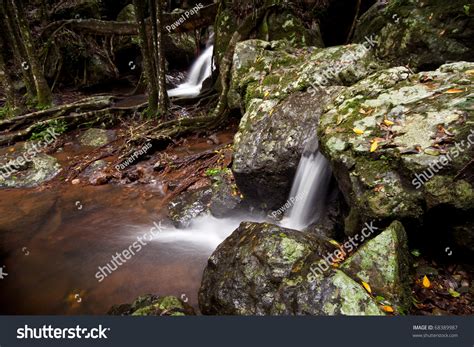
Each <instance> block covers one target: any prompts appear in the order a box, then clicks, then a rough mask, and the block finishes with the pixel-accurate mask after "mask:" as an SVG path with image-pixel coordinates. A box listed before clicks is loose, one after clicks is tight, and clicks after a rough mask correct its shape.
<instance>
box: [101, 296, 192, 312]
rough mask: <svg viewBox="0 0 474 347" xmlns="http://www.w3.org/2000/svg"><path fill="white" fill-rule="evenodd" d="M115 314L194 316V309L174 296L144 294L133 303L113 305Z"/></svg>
mask: <svg viewBox="0 0 474 347" xmlns="http://www.w3.org/2000/svg"><path fill="white" fill-rule="evenodd" d="M108 314H109V315H113V316H194V315H195V314H196V313H195V312H194V309H193V308H192V307H191V306H189V305H188V304H186V303H185V302H183V301H182V300H181V299H178V298H176V297H174V296H156V295H151V294H147V295H143V296H140V297H138V298H137V299H136V300H135V301H134V302H133V303H132V304H122V305H116V306H113V307H112V308H111V309H110V310H109V312H108Z"/></svg>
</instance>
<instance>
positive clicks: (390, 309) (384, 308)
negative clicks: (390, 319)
mask: <svg viewBox="0 0 474 347" xmlns="http://www.w3.org/2000/svg"><path fill="white" fill-rule="evenodd" d="M382 310H384V311H385V312H389V313H393V308H392V306H388V305H385V306H382Z"/></svg>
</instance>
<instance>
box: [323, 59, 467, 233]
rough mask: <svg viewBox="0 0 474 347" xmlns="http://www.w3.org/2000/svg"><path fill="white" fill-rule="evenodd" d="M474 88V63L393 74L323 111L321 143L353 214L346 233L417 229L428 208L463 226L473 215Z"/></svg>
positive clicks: (365, 83) (362, 85)
mask: <svg viewBox="0 0 474 347" xmlns="http://www.w3.org/2000/svg"><path fill="white" fill-rule="evenodd" d="M473 83H474V63H463V62H459V63H453V64H447V65H443V66H441V67H440V69H438V70H436V71H432V72H423V73H419V74H416V75H411V74H410V71H409V70H407V69H406V68H404V67H397V68H391V69H388V70H384V71H381V72H378V73H375V74H373V75H372V76H370V77H368V78H366V79H364V80H362V81H360V82H359V83H357V84H355V85H354V86H352V87H349V88H347V90H346V91H344V92H343V93H342V94H340V95H339V96H338V97H337V98H336V99H335V101H334V103H333V104H332V105H329V106H328V110H329V111H328V112H326V113H324V114H323V115H322V116H321V119H320V128H319V138H320V143H321V148H322V150H323V153H324V154H325V155H326V156H327V158H328V159H329V160H330V161H331V163H332V166H333V171H334V174H335V176H336V179H337V180H338V183H339V187H340V189H341V190H342V192H343V194H344V196H345V198H346V200H347V202H348V204H349V205H350V206H351V208H352V210H351V214H350V216H349V218H348V220H347V221H346V233H348V234H352V233H354V232H356V231H357V229H358V225H359V224H360V223H359V222H360V221H369V220H393V219H398V220H402V221H404V220H406V221H410V222H417V223H421V221H422V220H423V217H424V216H425V213H426V212H427V211H429V210H433V209H441V210H440V212H441V213H442V211H443V210H444V211H448V210H454V211H456V214H457V216H458V218H460V219H461V220H462V219H463V218H466V219H467V218H468V217H469V216H470V215H472V213H473V208H474V188H473V186H472V181H469V178H468V177H469V176H472V174H471V175H470V174H467V171H466V170H470V169H469V165H468V164H469V163H470V162H471V161H472V157H473V151H474V146H472V144H471V143H472V142H474V135H473V134H474V130H473V129H472V123H473V119H474V118H473V117H474V113H473V103H472V90H473ZM444 233H445V234H446V231H444Z"/></svg>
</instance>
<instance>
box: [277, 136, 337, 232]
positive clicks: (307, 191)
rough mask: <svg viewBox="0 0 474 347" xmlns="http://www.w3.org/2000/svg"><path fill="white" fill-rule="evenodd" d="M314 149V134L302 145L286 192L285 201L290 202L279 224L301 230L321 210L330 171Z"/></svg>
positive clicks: (328, 166) (322, 210) (323, 158)
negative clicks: (303, 148) (301, 153)
mask: <svg viewBox="0 0 474 347" xmlns="http://www.w3.org/2000/svg"><path fill="white" fill-rule="evenodd" d="M318 148H319V146H318V139H317V138H316V137H315V138H313V139H311V140H310V141H308V143H307V144H306V146H305V150H304V152H303V155H302V156H301V159H300V163H299V164H298V169H297V171H296V176H295V179H294V181H293V185H292V187H291V192H290V198H289V201H294V204H293V206H292V207H291V208H290V209H289V211H288V212H287V215H286V217H285V218H284V219H283V220H282V223H281V224H282V225H283V226H284V227H286V228H291V229H297V230H301V229H304V228H306V227H307V226H309V225H310V224H311V223H314V222H316V221H317V220H318V219H319V218H320V217H321V215H322V213H323V212H324V203H325V199H326V196H327V192H328V186H329V183H330V180H331V175H332V173H331V168H330V165H329V162H328V160H327V159H326V158H325V157H324V156H323V155H322V154H321V153H320V152H319V150H318Z"/></svg>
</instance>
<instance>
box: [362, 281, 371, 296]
mask: <svg viewBox="0 0 474 347" xmlns="http://www.w3.org/2000/svg"><path fill="white" fill-rule="evenodd" d="M362 285H363V286H364V288H365V290H366V291H368V292H369V293H370V294H372V288H370V285H369V284H368V283H367V282H364V281H362Z"/></svg>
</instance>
